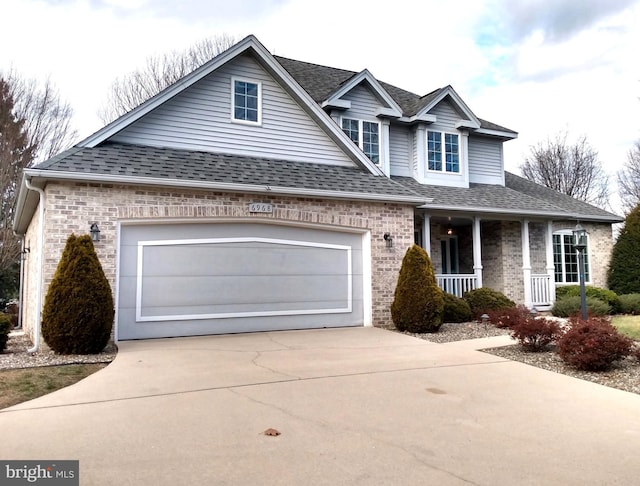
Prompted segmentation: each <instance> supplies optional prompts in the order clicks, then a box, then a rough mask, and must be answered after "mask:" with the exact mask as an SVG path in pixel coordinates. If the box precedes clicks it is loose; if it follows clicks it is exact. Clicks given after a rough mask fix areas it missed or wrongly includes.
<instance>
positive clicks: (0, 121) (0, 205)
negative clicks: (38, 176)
mask: <svg viewBox="0 0 640 486" xmlns="http://www.w3.org/2000/svg"><path fill="white" fill-rule="evenodd" d="M24 125H25V120H24V119H22V118H18V117H17V116H16V115H15V112H14V100H13V96H12V95H11V90H10V86H9V84H8V83H7V82H6V81H5V80H4V79H3V78H1V77H0V187H1V188H2V197H1V198H0V281H1V282H2V285H1V288H0V293H2V295H0V299H6V298H8V297H9V296H10V295H11V294H13V293H15V291H16V290H17V289H16V287H17V279H16V278H15V277H16V267H17V262H18V261H19V256H20V242H19V241H18V239H17V238H16V237H15V235H14V234H13V229H12V224H13V212H14V203H15V198H16V192H17V190H18V184H19V181H20V177H21V176H22V169H23V168H24V167H26V166H27V165H29V164H30V163H31V161H32V160H33V154H34V147H33V146H31V145H30V144H29V138H28V135H27V132H26V130H25V128H24Z"/></svg>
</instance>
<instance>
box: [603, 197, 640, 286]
mask: <svg viewBox="0 0 640 486" xmlns="http://www.w3.org/2000/svg"><path fill="white" fill-rule="evenodd" d="M607 286H608V287H609V288H610V289H611V290H613V291H614V292H616V293H617V294H618V295H622V294H634V293H640V204H638V205H637V206H636V207H635V208H634V209H633V210H632V211H631V212H630V213H629V214H628V215H627V218H626V219H625V221H624V226H623V227H622V230H621V231H620V234H619V235H618V238H617V239H616V242H615V244H614V245H613V251H612V252H611V261H610V263H609V271H608V273H607Z"/></svg>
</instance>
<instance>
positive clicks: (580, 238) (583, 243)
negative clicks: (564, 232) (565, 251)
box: [573, 223, 587, 321]
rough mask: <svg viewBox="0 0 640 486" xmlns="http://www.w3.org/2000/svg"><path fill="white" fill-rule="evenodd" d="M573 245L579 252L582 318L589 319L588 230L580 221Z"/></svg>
mask: <svg viewBox="0 0 640 486" xmlns="http://www.w3.org/2000/svg"><path fill="white" fill-rule="evenodd" d="M573 246H574V247H575V249H576V251H577V252H578V274H579V275H580V310H581V311H582V320H583V321H586V320H587V294H586V291H585V288H584V251H585V250H586V248H587V230H585V229H584V228H583V227H582V225H581V224H580V223H578V224H577V225H576V227H575V228H574V230H573Z"/></svg>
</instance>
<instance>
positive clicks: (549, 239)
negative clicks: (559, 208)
mask: <svg viewBox="0 0 640 486" xmlns="http://www.w3.org/2000/svg"><path fill="white" fill-rule="evenodd" d="M544 248H545V253H546V260H547V274H548V275H549V300H550V301H551V303H554V302H555V301H556V269H555V267H554V265H553V221H547V231H546V233H545V238H544Z"/></svg>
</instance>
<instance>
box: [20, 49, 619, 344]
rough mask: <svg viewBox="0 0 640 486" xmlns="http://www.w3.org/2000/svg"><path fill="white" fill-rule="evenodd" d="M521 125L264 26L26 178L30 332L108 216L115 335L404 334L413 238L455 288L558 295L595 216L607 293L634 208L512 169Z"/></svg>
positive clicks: (593, 230) (593, 233) (592, 255)
mask: <svg viewBox="0 0 640 486" xmlns="http://www.w3.org/2000/svg"><path fill="white" fill-rule="evenodd" d="M516 136H517V134H516V132H514V131H512V130H509V129H507V128H504V127H501V126H499V125H496V124H494V123H491V122H488V121H485V120H483V119H480V118H478V117H477V116H476V115H475V114H474V112H473V111H471V109H470V108H469V107H468V106H467V105H466V103H465V102H464V101H463V100H462V99H461V98H460V97H459V96H458V94H457V93H456V92H455V91H454V89H453V88H452V87H450V86H447V87H444V88H441V89H437V90H435V91H433V92H431V93H429V94H427V95H425V96H419V95H415V94H413V93H410V92H407V91H404V90H402V89H399V88H396V87H394V86H391V85H389V84H386V83H383V82H381V81H379V80H377V79H376V78H375V77H374V76H373V75H372V74H371V73H370V72H369V71H367V70H364V71H362V72H351V71H345V70H341V69H334V68H330V67H324V66H319V65H315V64H309V63H306V62H300V61H294V60H291V59H285V58H282V57H277V56H273V55H271V54H270V53H269V52H268V51H267V50H266V49H265V47H264V46H263V45H262V44H260V42H259V41H258V40H257V39H256V38H255V37H253V36H249V37H247V38H245V39H244V40H242V41H241V42H239V43H238V44H236V45H235V46H233V47H232V48H230V49H229V50H227V51H225V52H224V53H222V54H220V55H219V56H217V57H215V58H214V59H212V60H211V61H210V62H208V63H207V64H205V65H204V66H202V67H201V68H199V69H197V70H196V71H194V72H193V73H191V74H189V75H188V76H186V77H185V78H183V79H182V80H180V81H179V82H178V83H176V84H175V85H173V86H171V87H169V88H167V89H166V90H164V91H163V92H161V93H160V94H158V95H157V96H155V97H154V98H152V99H150V100H148V101H147V102H145V103H144V104H142V105H141V106H139V107H138V108H136V109H134V110H132V111H131V112H129V113H127V114H126V115H124V116H122V117H121V118H119V119H117V120H115V121H114V122H112V123H111V124H109V125H107V126H105V127H104V128H102V129H101V130H99V131H98V132H96V133H95V134H93V135H91V136H90V137H89V138H87V139H85V140H84V141H82V142H80V143H79V144H77V145H76V146H75V147H73V148H71V149H70V150H67V151H65V152H63V153H61V154H59V155H57V156H55V157H54V158H52V159H50V160H48V161H46V162H44V163H42V164H40V165H38V166H36V167H33V168H30V169H27V170H25V173H24V180H23V183H22V188H21V191H20V194H19V199H18V206H17V216H16V219H15V230H16V231H17V232H18V233H19V234H21V235H24V245H25V248H27V249H29V252H28V253H25V255H26V260H25V262H24V279H23V285H22V288H23V290H22V302H24V303H25V305H24V308H23V324H24V327H25V329H28V330H33V329H34V328H36V326H37V323H38V322H39V320H40V308H41V305H42V300H43V295H44V293H45V292H46V290H47V286H48V283H49V282H50V281H51V278H52V276H53V273H54V271H55V268H56V265H57V263H58V260H59V258H60V255H61V252H62V249H63V247H64V243H65V241H66V239H67V237H68V236H69V234H71V233H76V234H83V233H88V232H89V229H90V227H91V226H92V225H94V226H93V227H94V230H95V229H99V230H100V233H99V235H100V237H99V242H96V250H97V252H98V255H99V257H100V260H101V263H102V265H103V268H104V270H105V273H106V275H107V277H108V279H109V281H110V283H111V286H112V289H113V291H114V296H115V299H116V323H115V324H116V326H115V338H116V339H117V340H127V339H139V338H150V337H167V336H187V335H202V334H215V333H232V332H245V331H262V330H276V329H300V328H316V327H334V326H362V325H365V326H368V325H375V326H387V325H390V322H391V319H390V312H389V307H390V304H391V302H392V300H393V293H394V287H395V284H396V280H397V278H398V271H399V269H400V264H401V261H402V257H403V255H404V253H405V251H406V250H407V248H408V247H409V246H410V245H412V244H413V243H414V242H416V243H417V244H419V245H421V246H423V247H424V248H425V249H426V250H427V251H428V252H429V253H430V256H431V258H432V260H433V263H434V268H435V270H436V273H437V280H438V284H439V285H440V286H441V287H442V288H443V289H444V290H447V291H449V292H451V293H455V294H458V295H459V294H461V293H462V292H463V291H465V290H468V289H473V288H477V287H481V286H487V287H491V288H493V289H496V290H499V291H502V292H504V293H505V294H506V295H508V296H509V297H510V298H512V299H513V300H515V301H517V302H520V303H524V304H526V305H527V306H530V307H533V306H536V307H545V306H548V305H549V304H551V302H552V301H553V299H554V289H555V285H558V284H563V283H567V282H576V281H577V279H578V273H577V265H576V257H575V252H574V250H573V247H572V243H571V230H572V229H573V227H574V226H575V225H576V223H577V222H578V221H580V222H581V224H582V225H583V226H584V227H586V228H587V230H588V231H589V242H588V243H589V246H588V270H587V280H588V282H589V283H591V284H594V285H599V286H603V285H605V273H606V268H605V267H606V265H607V263H608V260H609V254H610V251H611V245H612V235H611V223H612V222H617V221H620V218H619V217H617V216H615V215H613V214H611V213H608V212H606V211H603V210H600V209H598V208H595V207H593V206H591V205H588V204H585V203H582V202H580V201H577V200H574V199H572V198H570V197H566V196H564V195H561V194H559V193H557V192H554V191H551V190H549V189H546V188H544V187H541V186H538V185H536V184H533V183H531V182H528V181H527V180H524V179H522V178H520V177H518V176H515V175H513V174H510V173H505V171H504V162H503V143H505V142H508V141H509V140H511V139H514V138H516ZM36 329H37V328H36ZM30 332H33V331H30Z"/></svg>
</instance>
